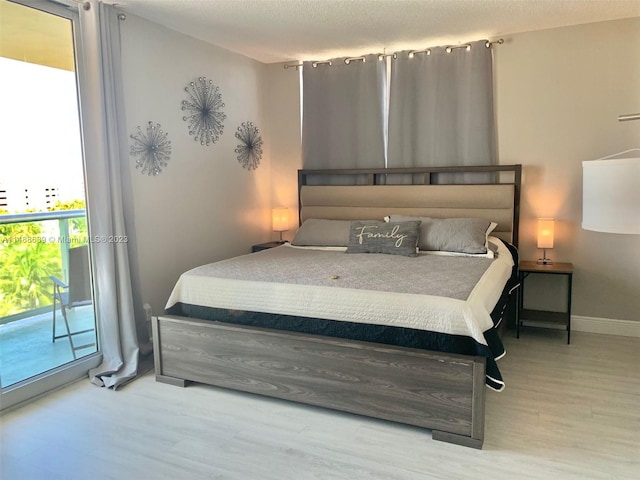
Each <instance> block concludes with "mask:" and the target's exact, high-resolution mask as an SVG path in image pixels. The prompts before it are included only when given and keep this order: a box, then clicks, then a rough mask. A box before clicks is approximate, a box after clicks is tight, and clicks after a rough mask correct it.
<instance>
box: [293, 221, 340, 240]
mask: <svg viewBox="0 0 640 480" xmlns="http://www.w3.org/2000/svg"><path fill="white" fill-rule="evenodd" d="M350 227H351V220H325V219H322V218H308V219H307V220H305V221H304V222H303V223H302V225H300V228H299V229H298V231H297V232H296V235H295V237H294V238H293V240H292V241H291V244H292V245H298V246H317V247H346V246H347V244H348V243H349V228H350Z"/></svg>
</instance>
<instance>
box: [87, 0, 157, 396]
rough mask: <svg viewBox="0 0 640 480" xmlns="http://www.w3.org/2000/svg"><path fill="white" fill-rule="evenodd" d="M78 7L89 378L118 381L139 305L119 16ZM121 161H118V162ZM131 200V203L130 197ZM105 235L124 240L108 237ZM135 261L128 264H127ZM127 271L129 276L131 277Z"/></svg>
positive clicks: (134, 358) (123, 376)
mask: <svg viewBox="0 0 640 480" xmlns="http://www.w3.org/2000/svg"><path fill="white" fill-rule="evenodd" d="M89 5H90V8H89V9H88V10H85V9H83V8H82V7H81V8H80V9H79V12H80V35H81V39H82V46H83V53H84V55H83V58H82V59H81V61H82V67H83V68H81V69H80V73H81V74H83V75H85V78H84V81H83V84H84V85H86V86H87V89H86V91H84V92H83V95H82V104H83V105H82V110H83V112H82V119H83V138H84V150H85V170H86V176H87V187H88V188H87V198H88V206H89V208H88V212H89V213H88V221H89V234H90V236H91V237H92V238H94V239H97V240H96V241H94V242H93V243H92V245H91V255H92V263H93V267H94V268H93V281H94V295H95V296H94V301H95V303H96V313H97V317H98V332H99V342H100V350H101V352H102V354H103V360H102V363H101V364H100V365H99V366H98V367H97V368H95V369H93V370H91V371H90V372H89V376H90V378H91V381H92V382H93V383H94V384H96V385H100V386H106V387H112V388H114V389H115V388H117V387H119V386H120V385H122V384H124V383H126V382H127V381H129V380H131V379H132V378H134V377H135V376H136V374H137V369H138V357H139V344H138V335H137V327H136V310H137V311H138V315H142V317H139V318H141V319H142V318H144V314H143V313H142V305H141V302H140V301H139V298H140V295H139V291H138V289H137V288H135V287H137V281H135V279H136V278H137V276H136V275H133V274H132V273H133V272H132V270H131V268H130V262H129V255H130V252H129V247H131V248H133V247H134V246H135V238H134V232H133V228H132V223H133V222H132V220H133V219H132V217H129V218H127V214H129V215H131V212H130V211H127V210H126V208H125V202H127V201H130V198H131V190H130V178H129V176H128V169H127V168H126V163H124V162H125V161H127V160H128V158H129V156H128V151H127V135H126V122H125V115H124V97H123V87H122V73H121V61H120V31H119V28H120V25H119V23H120V20H118V17H117V15H118V12H116V10H115V9H114V8H113V6H111V5H105V4H103V3H99V2H98V1H97V0H90V1H89ZM121 163H123V165H122V166H121ZM129 205H130V204H129ZM111 236H116V237H120V238H123V237H125V236H126V237H127V238H128V242H127V243H124V242H112V241H109V238H110V237H111ZM134 265H135V264H134ZM132 279H133V281H132Z"/></svg>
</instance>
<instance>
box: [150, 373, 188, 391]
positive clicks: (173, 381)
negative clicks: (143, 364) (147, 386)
mask: <svg viewBox="0 0 640 480" xmlns="http://www.w3.org/2000/svg"><path fill="white" fill-rule="evenodd" d="M156 382H160V383H168V384H169V385H175V386H176V387H183V388H184V387H186V386H187V385H189V383H191V382H189V381H188V380H184V379H182V378H176V377H168V376H167V375H156Z"/></svg>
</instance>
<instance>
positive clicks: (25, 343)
mask: <svg viewBox="0 0 640 480" xmlns="http://www.w3.org/2000/svg"><path fill="white" fill-rule="evenodd" d="M68 317H69V324H70V328H71V330H72V331H79V330H86V329H89V328H94V326H95V320H94V313H93V306H92V305H86V306H82V307H75V308H73V309H71V310H70V311H69V312H68ZM52 320H53V311H50V312H48V313H43V314H39V315H35V316H33V317H27V318H23V319H21V320H16V321H14V322H11V323H7V324H5V325H0V380H1V382H2V386H3V387H7V386H9V385H13V384H14V383H17V382H19V381H21V380H25V379H27V378H29V377H32V376H34V375H38V374H39V373H42V372H46V371H47V370H51V369H53V368H56V367H59V366H60V365H64V364H65V363H69V362H72V361H73V353H72V351H71V345H70V344H69V340H68V339H67V338H59V339H58V340H56V341H55V343H54V342H52V341H51V333H52V332H51V330H52V323H51V322H52ZM64 331H65V329H64V320H63V318H62V314H61V313H60V312H59V311H57V312H56V335H60V334H62V333H63V332H64ZM73 342H74V344H75V345H84V344H87V343H95V330H94V331H92V332H87V333H83V334H80V335H75V336H74V338H73ZM95 351H96V347H95V345H94V346H92V347H87V348H85V349H82V350H77V351H76V355H77V356H78V358H81V357H83V356H85V355H89V354H91V353H93V352H95Z"/></svg>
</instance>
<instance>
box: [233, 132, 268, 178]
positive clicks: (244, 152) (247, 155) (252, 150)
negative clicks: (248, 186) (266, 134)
mask: <svg viewBox="0 0 640 480" xmlns="http://www.w3.org/2000/svg"><path fill="white" fill-rule="evenodd" d="M236 138H237V139H238V140H240V144H239V145H238V146H237V147H236V149H235V152H236V153H237V154H238V162H240V164H241V165H242V166H243V168H246V169H248V170H255V169H256V168H258V165H260V159H261V158H262V137H261V136H260V132H259V131H258V128H257V127H256V126H255V125H254V124H253V123H252V122H242V125H240V126H239V127H238V130H237V131H236Z"/></svg>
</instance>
